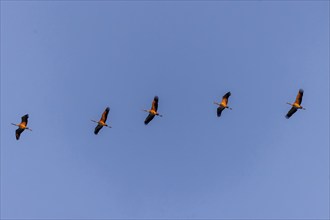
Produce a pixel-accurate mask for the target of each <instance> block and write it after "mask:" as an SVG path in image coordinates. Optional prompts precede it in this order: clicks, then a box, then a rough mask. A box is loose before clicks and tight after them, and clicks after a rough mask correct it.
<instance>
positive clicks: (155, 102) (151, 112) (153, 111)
mask: <svg viewBox="0 0 330 220" xmlns="http://www.w3.org/2000/svg"><path fill="white" fill-rule="evenodd" d="M157 109H158V96H155V97H154V100H153V101H152V105H151V109H150V110H143V111H145V112H149V115H148V116H147V118H146V119H145V120H144V124H145V125H147V124H148V123H149V122H150V121H151V120H152V119H153V118H154V117H155V115H157V116H159V117H163V116H162V115H160V114H159V113H158V112H157Z"/></svg>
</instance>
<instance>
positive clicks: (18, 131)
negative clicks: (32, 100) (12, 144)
mask: <svg viewBox="0 0 330 220" xmlns="http://www.w3.org/2000/svg"><path fill="white" fill-rule="evenodd" d="M28 118H29V115H28V114H26V115H24V116H23V117H22V121H21V123H20V124H14V123H11V124H12V125H15V126H17V127H18V128H17V129H16V140H19V138H20V136H21V134H22V132H23V131H24V130H29V131H32V130H31V129H30V128H28V127H27V124H28Z"/></svg>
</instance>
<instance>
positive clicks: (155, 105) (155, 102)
mask: <svg viewBox="0 0 330 220" xmlns="http://www.w3.org/2000/svg"><path fill="white" fill-rule="evenodd" d="M151 109H152V110H154V111H155V112H157V109H158V96H155V97H154V101H152V105H151Z"/></svg>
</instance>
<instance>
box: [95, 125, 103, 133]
mask: <svg viewBox="0 0 330 220" xmlns="http://www.w3.org/2000/svg"><path fill="white" fill-rule="evenodd" d="M102 127H103V126H102V125H97V126H96V127H95V130H94V134H98V133H99V131H100V130H101V129H102Z"/></svg>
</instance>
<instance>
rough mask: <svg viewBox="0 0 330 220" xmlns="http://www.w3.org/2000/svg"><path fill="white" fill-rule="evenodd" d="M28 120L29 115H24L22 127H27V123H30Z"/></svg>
mask: <svg viewBox="0 0 330 220" xmlns="http://www.w3.org/2000/svg"><path fill="white" fill-rule="evenodd" d="M28 118H29V115H28V114H26V115H24V116H23V117H22V122H21V125H25V126H26V125H27V123H28Z"/></svg>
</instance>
